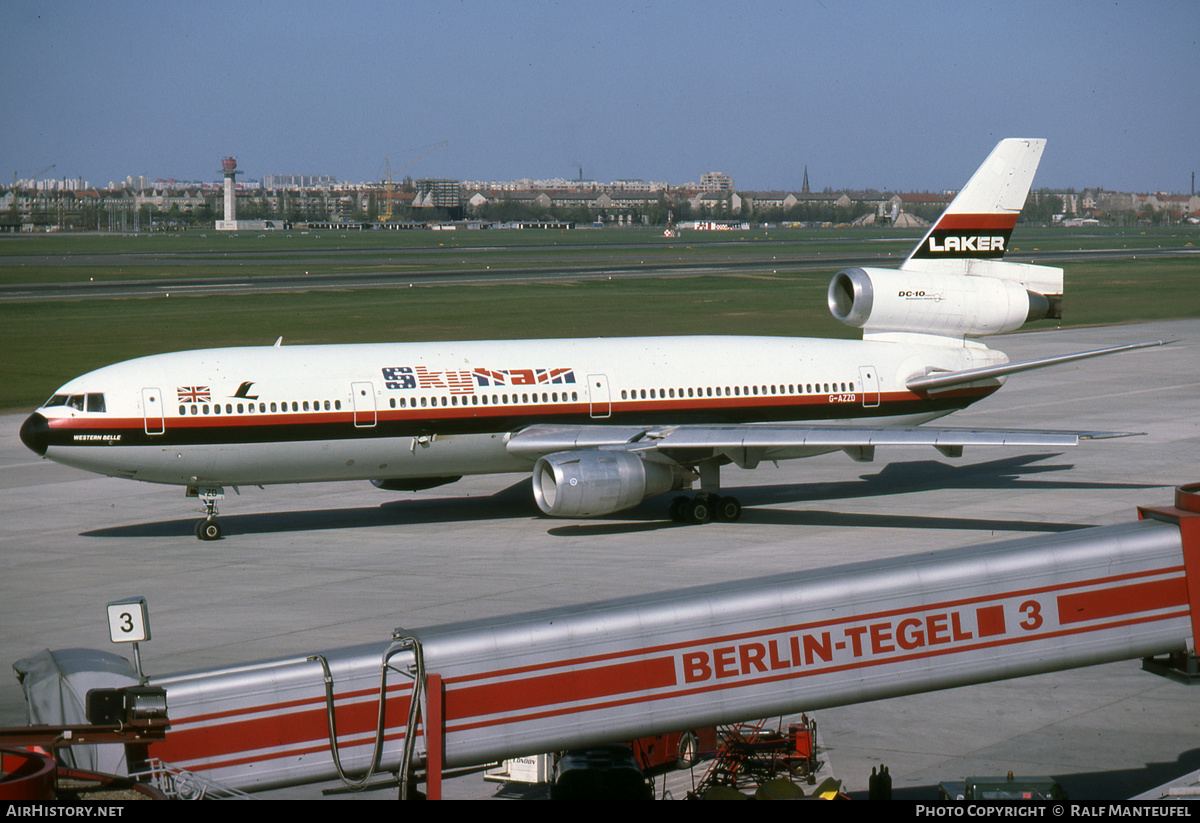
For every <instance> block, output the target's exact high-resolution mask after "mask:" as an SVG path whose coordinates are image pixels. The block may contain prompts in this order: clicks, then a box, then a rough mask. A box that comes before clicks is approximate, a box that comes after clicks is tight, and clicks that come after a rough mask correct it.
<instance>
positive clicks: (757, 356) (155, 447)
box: [23, 336, 1007, 485]
mask: <svg viewBox="0 0 1200 823" xmlns="http://www.w3.org/2000/svg"><path fill="white" fill-rule="evenodd" d="M922 337H923V340H924V341H928V342H922V339H921V338H922ZM1006 360H1007V358H1005V357H1004V355H1003V354H1001V353H999V352H994V351H991V350H989V349H987V348H986V347H984V346H982V345H980V344H977V343H970V342H963V341H962V340H951V339H945V338H933V337H925V336H906V337H905V338H904V339H903V340H897V341H884V340H865V341H864V340H823V339H795V338H778V337H716V336H699V337H640V338H615V339H604V338H598V339H576V340H536V341H528V340H526V341H469V342H455V343H394V344H371V345H332V346H274V347H252V348H251V347H247V348H225V349H207V350H200V351H188V352H177V353H172V354H161V355H154V356H151V357H143V358H139V359H136V360H130V361H126V362H124V363H118V364H115V365H112V366H107V367H105V368H102V369H98V370H96V371H93V372H90V373H88V374H85V375H83V376H82V377H78V378H76V379H74V380H72V381H70V382H69V383H67V384H66V385H64V386H63V387H62V388H61V389H59V390H58V392H56V393H55V396H54V398H52V399H51V401H48V402H47V404H46V405H45V406H43V407H42V408H41V409H39V414H40V415H42V416H43V417H44V418H45V419H46V424H47V429H48V430H47V431H46V432H45V440H44V445H45V456H46V457H48V458H50V459H52V460H55V461H58V462H60V463H64V464H67V465H71V466H76V467H78V468H81V469H86V470H89V471H93V472H98V473H101V474H106V475H113V476H119V477H127V478H131V479H136V480H144V481H149V482H154V483H170V484H181V485H195V484H214V485H239V484H242V485H252V484H270V483H297V482H310V481H329V480H356V479H389V478H422V477H430V478H434V477H448V476H455V475H466V474H485V473H495V472H512V471H528V470H529V469H530V467H531V465H532V461H531V458H530V456H529V455H528V454H526V453H522V454H520V455H514V454H510V453H509V452H508V451H507V450H506V443H507V441H508V438H509V437H510V436H511V435H512V434H513V433H515V432H518V431H520V430H521V429H523V428H525V427H527V426H530V425H534V424H551V425H553V424H559V423H561V424H564V425H580V424H583V425H618V424H619V425H624V426H664V425H681V424H687V423H716V424H733V423H736V424H753V423H762V422H787V421H810V422H811V421H817V422H828V423H834V422H837V423H843V424H844V423H853V422H856V421H861V422H863V423H867V424H870V425H873V426H881V425H915V424H919V423H923V422H926V421H928V420H931V419H934V418H936V417H940V416H942V415H944V414H947V413H949V412H951V411H953V410H955V409H958V408H962V407H964V406H966V405H968V404H970V403H972V402H974V401H975V400H978V399H980V398H981V397H984V396H986V395H988V394H990V393H991V392H992V391H994V390H995V389H996V388H997V387H998V385H999V383H998V382H996V381H992V382H991V383H990V384H988V385H978V386H970V387H966V388H961V389H957V390H954V391H949V392H944V393H941V394H938V395H937V396H930V395H928V394H924V393H917V392H913V391H910V390H908V389H907V388H906V387H905V382H906V380H907V379H908V378H910V377H912V376H913V375H918V374H925V373H926V372H928V371H930V370H949V371H955V370H962V369H968V368H975V367H980V366H986V365H995V364H998V363H1004V362H1006ZM23 436H24V435H23Z"/></svg>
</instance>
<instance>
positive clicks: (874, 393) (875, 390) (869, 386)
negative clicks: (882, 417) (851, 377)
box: [858, 366, 879, 409]
mask: <svg viewBox="0 0 1200 823" xmlns="http://www.w3.org/2000/svg"><path fill="white" fill-rule="evenodd" d="M858 379H859V382H861V383H862V398H863V400H862V404H863V408H867V409H873V408H875V407H876V406H878V405H879V373H878V372H877V371H875V367H874V366H859V367H858Z"/></svg>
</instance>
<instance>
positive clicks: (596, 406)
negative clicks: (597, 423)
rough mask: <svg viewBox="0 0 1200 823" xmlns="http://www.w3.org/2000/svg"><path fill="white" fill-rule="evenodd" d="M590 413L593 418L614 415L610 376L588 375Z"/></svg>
mask: <svg viewBox="0 0 1200 823" xmlns="http://www.w3.org/2000/svg"><path fill="white" fill-rule="evenodd" d="M587 379H588V413H589V414H590V415H591V416H592V417H609V416H611V415H612V400H611V398H610V397H609V395H608V375H607V374H589V375H588V378H587Z"/></svg>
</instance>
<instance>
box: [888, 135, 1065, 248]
mask: <svg viewBox="0 0 1200 823" xmlns="http://www.w3.org/2000/svg"><path fill="white" fill-rule="evenodd" d="M1045 147H1046V141H1045V140H1044V139H1041V138H1037V139H1033V138H1021V137H1010V138H1008V139H1005V140H1001V141H1000V142H999V143H997V144H996V148H994V149H992V153H991V154H989V155H988V158H987V159H986V160H984V161H983V165H982V166H980V167H979V168H978V169H977V170H976V171H975V174H974V175H972V176H971V179H970V180H969V181H968V182H967V185H966V186H964V187H963V189H962V191H960V192H959V193H958V195H957V196H956V197H955V198H954V200H953V201H952V202H951V203H950V205H949V206H948V207H947V208H946V211H945V212H943V213H942V216H941V217H940V218H938V221H937V222H936V223H935V224H934V225H933V227H932V228H931V229H930V230H929V232H928V234H926V235H925V237H924V239H922V240H921V243H920V244H919V245H918V246H917V247H916V248H915V249H914V250H913V252H912V254H911V255H909V258H908V260H906V261H905V264H904V265H903V266H901V268H910V267H921V266H919V264H918V265H917V266H910V264H912V263H914V261H925V260H956V259H974V260H999V259H1000V258H1002V257H1003V256H1004V252H1005V251H1006V250H1007V249H1008V239H1009V237H1010V236H1011V235H1012V230H1013V227H1014V226H1016V224H1017V215H1019V214H1020V213H1021V209H1022V208H1024V206H1025V198H1026V197H1027V196H1028V195H1029V187H1030V185H1031V184H1032V183H1033V175H1034V172H1036V171H1037V167H1038V162H1039V161H1040V160H1041V159H1042V150H1043V149H1045Z"/></svg>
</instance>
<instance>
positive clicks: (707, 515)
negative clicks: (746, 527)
mask: <svg viewBox="0 0 1200 823" xmlns="http://www.w3.org/2000/svg"><path fill="white" fill-rule="evenodd" d="M696 469H697V472H698V474H699V475H700V492H699V493H698V494H695V495H692V496H691V497H688V496H687V495H680V496H679V497H676V498H675V499H674V500H672V501H671V506H670V509H669V511H670V514H671V519H672V520H674V521H675V522H676V523H710V522H712V521H713V520H716V521H718V522H725V523H732V522H734V521H735V520H737V519H738V518H739V517H741V516H742V504H741V503H740V502H739V501H738V499H737V498H736V497H728V496H723V495H722V494H721V493H720V491H721V463H720V461H718V460H706V461H704V462H701V463H699V464H697V466H696Z"/></svg>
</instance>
